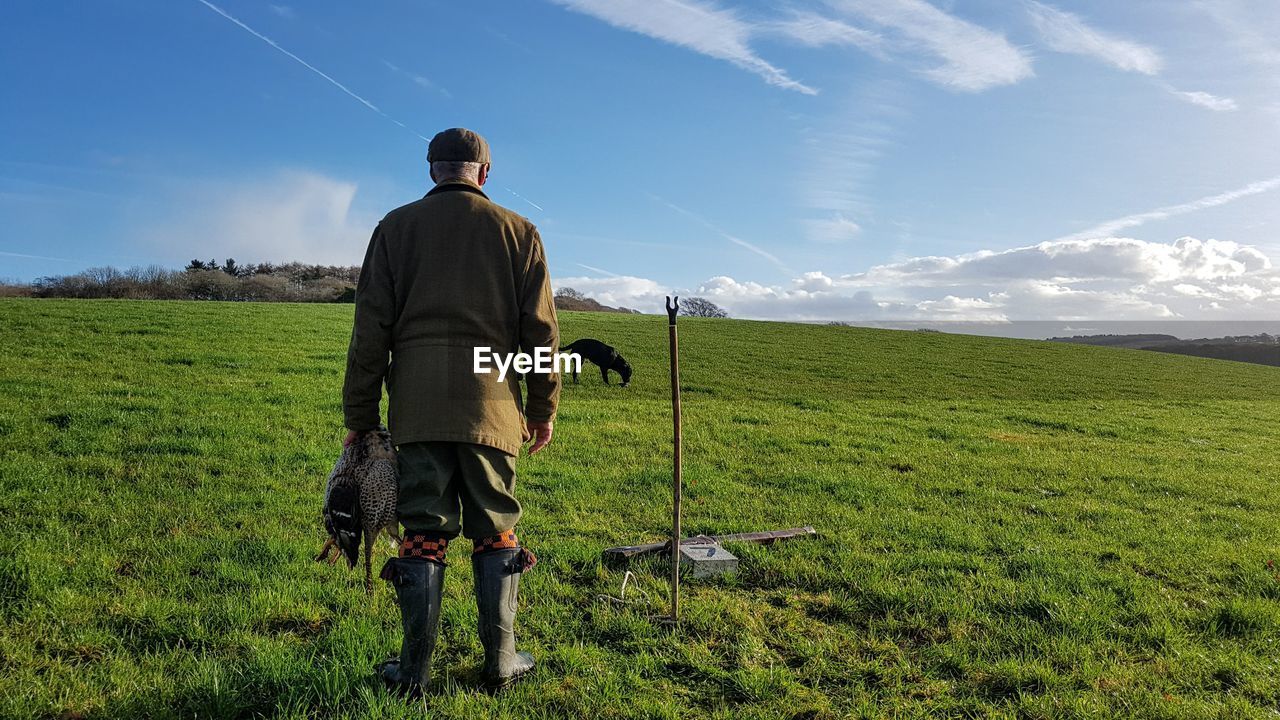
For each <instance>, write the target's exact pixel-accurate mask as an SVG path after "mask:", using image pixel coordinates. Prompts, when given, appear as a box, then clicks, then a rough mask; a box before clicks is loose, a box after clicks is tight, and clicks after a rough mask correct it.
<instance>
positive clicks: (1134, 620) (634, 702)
mask: <svg viewBox="0 0 1280 720" xmlns="http://www.w3.org/2000/svg"><path fill="white" fill-rule="evenodd" d="M350 317H351V307H350V306H334V305H283V304H261V305H260V304H221V303H181V302H124V301H121V302H115V301H101V302H97V301H51V300H49V301H39V300H21V299H18V300H0V349H2V350H3V357H4V369H3V371H0V622H2V623H3V625H2V628H3V629H0V715H3V716H4V717H13V718H27V717H50V718H82V717H109V718H135V717H200V718H222V717H227V718H230V717H258V716H263V717H280V718H303V717H319V718H398V717H422V716H423V715H424V712H423V708H422V707H421V706H416V707H415V706H412V705H404V704H402V703H400V702H397V701H394V700H391V699H388V698H387V697H385V696H384V694H383V693H382V691H381V689H380V686H379V685H378V684H377V683H376V681H375V679H374V677H373V674H372V666H373V664H374V663H375V662H378V661H380V660H382V659H384V658H385V657H386V656H387V655H389V654H391V653H393V652H395V651H396V650H397V649H398V644H397V643H398V640H397V628H398V622H399V616H398V613H397V611H396V609H395V606H394V602H393V598H392V594H391V592H390V591H389V590H388V588H386V587H385V585H383V584H382V583H379V587H378V589H377V594H376V595H375V596H374V597H373V598H372V600H369V599H367V598H366V597H365V595H364V594H363V591H362V588H361V586H360V582H359V574H358V573H352V572H348V571H346V570H345V569H344V568H340V567H336V568H335V567H329V566H322V565H318V564H316V563H314V562H312V557H313V555H314V553H315V552H316V551H317V550H318V549H319V546H320V544H321V541H322V539H323V533H322V530H321V526H320V520H319V509H320V504H321V499H322V498H321V493H322V489H323V487H324V481H325V476H326V474H327V472H328V470H329V469H330V468H331V466H332V463H333V461H334V460H335V458H336V455H337V452H338V450H339V447H338V442H339V439H340V437H341V433H342V430H341V428H340V423H341V414H340V398H339V387H340V384H341V373H342V369H343V366H344V358H345V349H346V341H347V337H348V333H349V327H350V326H349V324H350ZM561 322H562V328H563V332H564V336H565V337H566V338H567V339H572V338H576V337H582V336H592V337H598V338H601V339H605V340H606V341H608V342H611V343H612V344H614V345H616V346H618V347H619V348H620V349H621V350H622V352H623V353H624V354H625V355H626V356H627V357H628V358H630V359H631V361H632V363H633V364H634V365H635V368H636V376H635V379H634V381H633V383H632V387H630V388H628V389H625V390H623V389H619V388H617V387H616V386H615V387H605V386H603V385H602V384H601V383H600V380H599V377H598V375H593V374H592V373H590V372H588V373H587V374H586V375H585V376H584V379H583V384H582V385H580V386H577V387H574V386H569V387H566V389H565V392H564V395H563V399H562V406H561V412H560V417H559V422H558V424H557V429H556V438H555V443H554V444H553V445H552V446H551V447H550V448H549V449H548V450H547V451H546V452H545V453H543V454H540V455H539V456H538V457H536V458H532V459H525V460H522V461H521V465H520V472H521V480H520V487H519V492H520V495H521V497H522V500H523V502H524V504H525V509H526V514H525V519H524V521H523V522H522V524H521V533H520V534H521V537H522V539H524V540H525V541H526V543H527V544H528V545H529V546H531V547H532V548H533V549H534V550H535V551H536V552H537V553H538V555H539V557H540V559H541V563H540V564H539V566H538V567H537V568H536V569H535V570H534V571H533V572H531V573H530V574H529V575H526V576H525V580H524V584H523V586H522V598H521V600H522V611H521V615H520V617H519V627H518V631H519V636H520V642H521V644H522V646H523V647H524V648H525V649H528V650H531V651H532V652H534V653H535V654H536V655H537V657H538V658H539V660H540V664H539V667H538V669H537V671H536V672H535V674H534V675H533V676H532V678H531V679H529V680H528V681H526V682H524V683H521V684H519V685H517V686H516V687H514V688H512V689H510V690H509V691H507V692H505V693H501V694H498V695H488V694H485V693H482V692H480V691H479V690H478V689H477V682H476V675H477V671H478V665H479V661H480V646H479V642H478V640H477V638H476V634H475V623H474V613H475V606H474V601H473V599H472V596H471V571H470V564H469V563H468V562H467V551H468V550H469V548H463V547H460V546H459V547H455V548H454V549H453V551H451V553H450V558H451V560H450V566H449V569H448V572H447V575H446V584H447V586H446V599H445V607H444V612H443V628H442V632H441V638H442V640H441V645H440V647H439V649H438V651H437V654H436V657H435V661H434V670H435V675H436V678H437V685H438V689H439V692H438V693H437V694H435V695H433V696H431V697H429V698H428V699H427V701H426V704H427V706H428V708H427V710H428V711H429V712H427V713H426V714H427V715H428V716H430V717H442V718H494V717H496V718H630V717H638V718H792V719H795V720H801V719H818V718H842V717H867V718H875V717H924V716H939V717H944V716H959V717H1009V718H1013V717H1030V718H1035V717H1107V718H1110V717H1132V718H1166V717H1167V718H1183V717H1186V718H1200V717H1213V718H1218V717H1222V718H1227V717H1231V718H1234V717H1268V718H1274V717H1276V715H1277V713H1280V667H1278V666H1277V663H1278V662H1280V647H1278V646H1277V640H1278V639H1280V568H1276V567H1273V563H1272V561H1273V560H1277V559H1280V548H1277V538H1278V537H1280V530H1278V521H1280V494H1278V493H1277V492H1276V478H1277V476H1278V471H1280V464H1278V462H1277V452H1276V449H1277V447H1280V369H1277V368H1269V367H1261V366H1252V365H1244V364H1236V363H1229V362H1221V361H1212V360H1203V359H1198V358H1188V357H1179V356H1171V355H1164V354H1160V353H1143V352H1139V351H1124V350H1108V349H1102V348H1093V347H1083V346H1072V345H1057V344H1049V343H1040V342H1026V341H1013V340H1000V339H987V338H974V337H965V336H950V335H941V334H936V333H913V332H894V331H876V330H863V329H855V328H843V327H824V326H802V325H788V324H775V323H754V322H738V321H714V320H712V321H699V320H687V321H682V326H681V339H682V366H683V383H684V401H685V445H686V477H687V481H688V488H687V494H686V512H685V528H686V531H687V532H688V533H689V534H696V533H708V534H713V533H723V532H738V531H748V530H760V529H771V528H782V527H791V526H797V525H806V524H808V525H813V526H815V527H816V528H817V529H818V530H819V533H820V536H819V538H818V539H816V540H801V541H796V542H793V543H790V544H781V545H776V546H774V547H772V548H768V549H764V548H758V547H752V546H733V547H731V549H732V550H733V551H734V552H735V553H737V554H738V555H739V556H740V557H741V558H742V570H741V571H740V572H739V573H738V574H737V575H736V576H733V577H726V578H721V579H715V580H710V581H690V582H688V583H687V584H686V585H685V595H684V603H683V610H684V613H685V621H684V623H683V625H682V626H681V627H680V628H679V629H678V630H674V631H672V630H668V629H663V628H661V627H659V626H656V625H655V624H654V623H652V622H650V621H649V620H648V619H646V616H647V615H649V614H652V613H660V612H664V611H665V610H666V607H667V606H666V596H665V593H666V585H665V575H664V574H663V569H662V567H661V566H658V565H653V566H650V567H648V568H644V569H643V571H642V572H640V591H641V592H640V593H638V594H637V595H635V597H636V598H637V602H636V603H635V604H633V605H631V606H628V607H626V608H616V607H614V606H613V605H612V604H610V603H606V602H602V601H600V600H598V599H597V596H598V595H599V594H602V593H607V594H617V592H618V589H619V586H620V584H621V581H622V575H621V574H620V573H619V572H617V571H610V570H607V569H604V568H602V567H601V565H600V562H599V553H600V551H601V549H603V548H605V547H607V546H610V545H617V544H626V543H633V542H639V541H650V540H658V539H661V537H662V534H663V532H664V528H666V527H667V522H668V513H669V478H670V457H669V449H670V426H669V423H670V420H669V405H668V392H669V386H668V379H667V375H666V328H665V317H661V316H621V315H606V314H583V313H565V314H564V315H563V316H562V318H561ZM389 554H390V551H389V550H388V548H387V547H386V545H385V544H384V545H382V546H381V547H380V548H379V557H378V560H377V562H378V563H379V564H380V563H381V558H383V557H387V556H389Z"/></svg>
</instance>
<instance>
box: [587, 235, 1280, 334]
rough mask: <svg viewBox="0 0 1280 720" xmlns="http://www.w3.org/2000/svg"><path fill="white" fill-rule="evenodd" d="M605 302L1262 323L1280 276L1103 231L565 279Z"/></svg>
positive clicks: (881, 314)
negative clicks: (805, 266)
mask: <svg viewBox="0 0 1280 720" xmlns="http://www.w3.org/2000/svg"><path fill="white" fill-rule="evenodd" d="M564 284H568V285H570V286H572V287H575V288H577V289H579V290H583V291H584V292H587V294H589V295H594V296H596V297H597V298H598V299H600V300H601V302H606V304H614V305H623V306H626V307H632V308H636V309H640V310H642V311H645V312H657V311H658V310H659V309H660V308H661V306H662V298H663V296H664V295H667V294H673V293H674V294H679V295H682V296H702V297H706V298H708V299H710V300H712V301H713V302H715V303H717V304H719V305H721V306H723V307H724V308H726V309H727V310H728V311H729V312H730V314H731V315H733V316H734V317H740V318H757V319H775V320H805V321H826V320H856V321H885V322H887V321H959V320H963V321H979V322H1008V321H1015V320H1060V321H1080V320H1165V319H1221V320H1227V319H1263V318H1269V317H1275V315H1276V313H1277V312H1278V311H1280V272H1278V271H1277V270H1276V269H1275V268H1273V266H1272V263H1271V260H1270V259H1269V258H1268V257H1267V256H1266V255H1265V254H1263V253H1262V252H1261V251H1259V250H1257V249H1256V248H1253V247H1248V246H1243V245H1239V244H1237V243H1234V242H1228V241H1219V240H1198V239H1196V238H1180V239H1178V240H1177V241H1175V242H1172V243H1155V242H1147V241H1143V240H1136V239H1132V238H1099V239H1094V240H1087V241H1081V240H1070V241H1055V242H1047V243H1040V244H1039V245H1033V246H1028V247H1022V248H1014V249H1012V250H1005V251H1000V252H994V251H984V252H977V253H971V254H967V255H958V256H950V257H921V258H910V259H908V260H904V261H902V262H898V263H891V264H887V265H881V266H878V267H873V268H871V269H869V270H867V271H865V272H862V273H855V274H851V275H843V276H840V277H832V276H830V275H828V274H826V273H823V272H821V271H811V272H807V273H804V274H803V275H801V276H799V277H797V278H795V279H794V280H792V281H790V282H789V283H785V284H779V285H767V284H763V283H758V282H753V281H749V280H738V279H735V278H732V277H727V276H716V277H712V278H709V279H708V280H706V281H704V282H702V283H700V284H698V285H697V286H694V287H688V288H670V287H666V286H664V285H661V284H659V283H656V282H654V281H651V280H645V279H642V278H634V277H622V278H568V279H566V280H565V281H564Z"/></svg>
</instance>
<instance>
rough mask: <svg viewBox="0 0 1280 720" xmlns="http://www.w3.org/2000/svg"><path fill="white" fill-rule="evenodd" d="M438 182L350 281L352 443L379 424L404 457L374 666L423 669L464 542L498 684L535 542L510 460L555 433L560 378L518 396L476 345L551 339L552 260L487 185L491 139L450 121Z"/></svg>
mask: <svg viewBox="0 0 1280 720" xmlns="http://www.w3.org/2000/svg"><path fill="white" fill-rule="evenodd" d="M427 160H428V162H429V163H430V165H431V179H432V180H433V181H435V183H436V186H435V188H434V189H433V190H432V191H431V192H429V193H427V195H426V197H424V198H422V199H421V200H419V201H417V202H414V203H410V204H408V205H405V206H404V207H401V208H398V209H396V210H392V211H391V212H390V213H388V214H387V216H386V217H385V218H383V219H382V222H380V223H379V224H378V227H377V228H376V229H375V230H374V232H373V238H372V239H371V240H370V241H369V249H368V251H367V253H366V254H365V258H364V266H363V267H362V268H361V271H360V281H359V284H358V285H357V287H356V311H355V327H354V329H353V331H352V334H351V346H350V349H349V350H348V352H347V374H346V381H345V383H344V385H343V412H344V415H345V419H346V426H347V428H348V429H349V430H350V432H348V433H347V439H346V442H348V443H349V442H351V441H352V440H354V439H355V437H356V436H357V434H358V433H359V432H360V431H365V430H370V429H373V428H376V427H378V425H379V412H378V410H379V402H380V401H381V399H382V385H383V382H384V380H385V382H386V386H387V394H388V397H389V403H388V409H387V425H388V427H389V429H390V431H391V437H392V441H393V442H394V443H395V444H396V446H397V449H398V456H399V464H400V486H399V492H400V495H399V503H398V506H397V510H398V513H399V520H400V524H401V525H403V526H404V533H405V534H404V542H403V543H402V544H401V546H400V553H399V557H398V558H395V559H392V560H389V561H388V562H387V566H386V567H385V568H383V571H382V577H383V578H384V579H387V580H389V581H390V582H391V583H392V584H393V585H394V586H395V590H396V599H397V602H398V603H399V605H400V616H401V620H402V623H403V626H404V641H403V643H402V645H401V653H400V657H399V658H398V659H396V660H390V661H388V662H386V663H383V664H382V665H381V666H380V672H381V674H382V677H383V679H384V680H385V681H386V682H387V684H388V686H389V687H391V688H392V689H394V690H396V691H399V692H407V693H413V694H416V693H420V692H421V691H423V690H425V689H426V687H427V684H428V682H429V680H430V677H431V671H430V661H431V653H432V651H433V650H434V649H435V644H436V636H437V632H438V628H439V621H440V601H441V589H442V587H443V584H444V570H445V562H444V558H445V548H446V547H447V546H448V543H449V541H450V540H451V539H453V538H455V537H457V536H458V534H459V532H461V533H462V534H463V535H464V536H465V537H466V538H468V539H470V540H472V541H473V553H472V556H471V565H472V568H473V570H474V572H475V593H476V606H477V609H478V611H479V626H478V629H479V635H480V640H481V643H482V644H483V645H484V670H483V675H484V679H485V682H486V683H488V684H493V685H503V684H506V683H508V682H510V681H511V680H513V679H514V678H515V677H517V676H519V675H521V674H523V673H525V672H528V671H529V670H531V669H533V664H534V663H533V658H532V657H531V656H530V655H529V654H528V653H523V652H520V653H517V652H516V649H515V636H514V633H513V625H514V622H515V610H516V591H517V588H518V587H519V582H520V574H521V573H522V572H524V571H525V570H527V569H528V568H529V567H532V565H533V562H534V561H535V560H534V558H533V555H532V554H531V553H529V552H528V551H527V550H525V549H523V548H521V547H520V545H519V542H518V541H517V539H516V534H515V530H514V528H515V525H516V522H517V521H518V520H519V519H520V503H519V502H517V501H516V498H515V495H514V494H513V491H514V489H515V459H516V456H517V455H518V454H519V451H520V446H521V445H522V444H524V442H526V441H529V440H532V441H533V444H532V445H531V446H530V448H529V453H530V454H533V453H536V452H538V451H539V450H541V449H542V448H544V447H546V446H547V443H549V442H551V433H552V422H553V420H554V418H555V414H556V404H557V402H558V399H559V395H560V377H559V375H558V374H557V373H555V372H554V371H553V372H551V373H538V372H530V373H528V374H526V375H525V377H524V381H525V384H526V385H527V387H528V393H527V395H528V397H527V398H524V399H523V401H522V398H521V391H520V384H519V379H518V377H517V376H516V373H508V374H507V375H506V377H505V378H504V379H503V380H501V381H500V380H498V379H497V378H498V375H496V374H481V373H477V372H476V366H475V363H474V356H475V354H476V350H475V349H476V348H479V347H488V348H491V349H492V352H509V353H514V352H516V351H522V352H527V353H530V354H532V353H534V352H535V350H536V348H539V347H544V348H550V349H551V350H553V351H554V350H555V349H556V348H559V346H560V345H559V328H558V326H557V323H556V311H555V304H554V302H553V301H552V295H551V284H550V277H549V275H548V272H547V260H546V256H545V254H544V253H543V248H542V240H541V238H539V236H538V231H537V229H536V228H535V227H534V226H533V224H532V223H530V222H529V221H528V220H526V219H524V218H523V217H520V216H519V215H517V214H515V213H514V212H511V211H510V210H507V209H505V208H503V207H500V206H499V205H497V204H496V203H494V202H492V201H491V200H489V198H488V196H486V195H485V193H484V191H483V190H481V189H480V188H481V186H483V185H484V184H485V181H486V180H487V179H488V177H489V167H490V165H489V146H488V143H486V142H485V140H484V138H482V137H480V136H479V135H478V134H476V133H474V132H471V131H470V130H464V129H462V128H453V129H450V130H445V131H444V132H441V133H440V134H438V135H436V136H435V138H434V139H432V141H431V144H430V146H429V147H428V150H427Z"/></svg>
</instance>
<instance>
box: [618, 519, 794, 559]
mask: <svg viewBox="0 0 1280 720" xmlns="http://www.w3.org/2000/svg"><path fill="white" fill-rule="evenodd" d="M817 534H818V531H817V530H814V529H813V527H812V526H809V525H805V526H804V527H798V528H787V529H786V530H763V531H760V532H747V533H732V534H729V535H710V536H708V535H699V536H697V537H691V538H685V539H683V540H681V541H680V546H681V547H684V546H686V545H705V544H707V543H719V544H723V543H734V542H749V543H756V544H759V545H769V544H772V543H775V542H777V541H779V540H791V539H794V538H804V537H814V536H816V535H817ZM670 548H671V542H670V541H667V542H660V543H646V544H643V545H623V546H621V547H612V548H607V549H606V550H605V551H604V552H602V553H601V557H602V558H603V559H604V561H605V562H606V563H620V562H621V563H625V562H627V561H630V560H632V559H634V558H637V557H643V556H645V555H653V554H656V553H661V552H669V551H670Z"/></svg>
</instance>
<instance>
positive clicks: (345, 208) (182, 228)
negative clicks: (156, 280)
mask: <svg viewBox="0 0 1280 720" xmlns="http://www.w3.org/2000/svg"><path fill="white" fill-rule="evenodd" d="M355 196H356V185H355V184H354V183H350V182H344V181H341V180H335V179H333V178H330V177H326V176H324V175H320V174H317V173H312V172H300V171H290V172H282V173H278V174H276V175H273V176H270V177H264V178H259V179H253V180H236V181H227V182H215V183H199V182H195V183H191V184H190V185H189V186H187V187H185V188H184V189H183V190H182V191H180V192H179V193H178V195H177V197H175V198H173V199H171V200H169V201H167V204H168V205H169V206H170V207H171V208H172V211H171V214H170V215H169V217H166V218H163V219H162V220H161V221H160V222H159V223H158V224H156V225H153V226H152V227H151V229H150V230H149V231H146V232H144V233H143V235H144V237H145V238H146V239H147V240H149V242H150V243H151V245H152V246H154V247H155V248H156V250H155V251H156V252H157V253H160V254H162V257H164V258H166V259H171V260H172V261H175V262H185V261H187V260H189V259H191V258H193V257H199V258H206V257H216V258H218V259H222V258H227V257H234V258H235V259H236V260H239V261H241V262H288V261H291V260H297V261H300V262H310V263H319V264H326V265H329V264H332V265H359V264H360V262H361V260H362V259H363V258H364V250H365V247H366V245H367V244H368V241H369V235H370V233H371V232H372V231H373V227H374V225H376V224H377V219H378V218H377V217H376V216H373V215H365V214H361V213H356V212H353V209H352V204H353V201H354V199H355Z"/></svg>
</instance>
